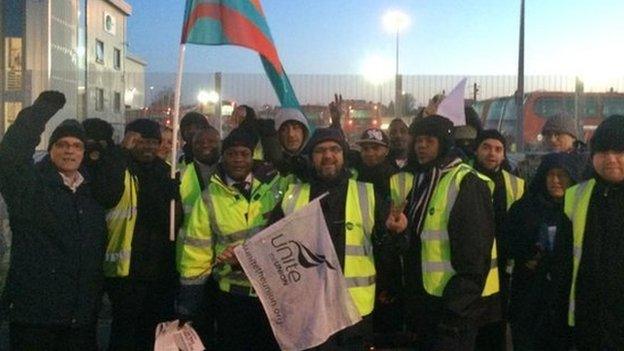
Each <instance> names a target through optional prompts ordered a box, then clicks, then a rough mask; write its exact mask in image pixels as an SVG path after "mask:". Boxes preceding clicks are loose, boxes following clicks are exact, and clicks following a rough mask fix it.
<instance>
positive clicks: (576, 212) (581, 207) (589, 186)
mask: <svg viewBox="0 0 624 351" xmlns="http://www.w3.org/2000/svg"><path fill="white" fill-rule="evenodd" d="M594 186H596V180H595V179H590V180H588V181H586V182H583V183H580V184H577V185H575V186H573V187H570V188H569V189H568V190H566V193H565V200H564V212H565V214H566V216H568V218H569V219H570V221H571V222H572V235H573V237H574V246H573V247H574V249H573V266H572V286H571V288H570V295H569V299H570V303H569V305H568V325H569V326H571V327H573V326H574V324H575V310H576V278H577V276H578V271H579V266H580V263H581V254H582V253H583V237H584V236H585V225H586V224H587V210H588V209H589V202H590V200H591V195H592V192H593V190H594Z"/></svg>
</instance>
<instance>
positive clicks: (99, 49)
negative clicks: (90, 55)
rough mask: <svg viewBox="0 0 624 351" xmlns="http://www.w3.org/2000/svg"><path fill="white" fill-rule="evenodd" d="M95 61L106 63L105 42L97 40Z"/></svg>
mask: <svg viewBox="0 0 624 351" xmlns="http://www.w3.org/2000/svg"><path fill="white" fill-rule="evenodd" d="M95 61H97V62H99V63H104V42H103V41H100V40H97V39H96V40H95Z"/></svg>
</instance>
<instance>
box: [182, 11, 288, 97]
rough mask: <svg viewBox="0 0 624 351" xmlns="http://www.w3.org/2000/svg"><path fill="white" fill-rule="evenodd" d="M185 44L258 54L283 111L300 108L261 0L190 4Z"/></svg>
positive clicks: (183, 33)
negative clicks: (242, 49) (231, 47)
mask: <svg viewBox="0 0 624 351" xmlns="http://www.w3.org/2000/svg"><path fill="white" fill-rule="evenodd" d="M182 43H183V44H185V43H190V44H201V45H238V46H242V47H245V48H249V49H251V50H254V51H256V52H257V53H258V54H259V55H260V59H261V60H262V65H263V66H264V70H265V72H266V74H267V75H268V76H269V79H270V80H271V84H272V85H273V89H274V90H275V93H276V94H277V97H278V99H279V101H280V104H281V105H282V107H295V108H299V101H298V100H297V96H296V95H295V92H294V90H293V88H292V86H291V84H290V81H289V80H288V76H287V75H286V72H285V71H284V67H283V66H282V63H281V61H280V59H279V56H278V54H277V49H276V48H275V45H274V43H273V39H272V38H271V32H270V30H269V26H268V24H267V21H266V18H265V16H264V12H263V11H262V7H261V5H260V0H187V1H186V11H185V14H184V27H183V29H182Z"/></svg>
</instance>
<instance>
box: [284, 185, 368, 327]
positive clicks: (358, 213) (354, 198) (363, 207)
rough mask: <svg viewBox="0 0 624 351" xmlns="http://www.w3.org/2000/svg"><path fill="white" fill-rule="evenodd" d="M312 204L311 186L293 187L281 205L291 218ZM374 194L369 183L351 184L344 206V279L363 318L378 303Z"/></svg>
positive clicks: (291, 186)
mask: <svg viewBox="0 0 624 351" xmlns="http://www.w3.org/2000/svg"><path fill="white" fill-rule="evenodd" d="M309 201H310V184H291V185H290V186H289V188H288V191H287V192H286V194H285V196H284V200H283V201H282V210H283V211H284V214H285V215H289V214H291V213H293V212H294V211H296V210H297V209H299V208H301V207H303V206H305V205H306V204H307V203H308V202H309ZM374 211H375V193H374V190H373V185H372V184H369V183H363V182H357V181H355V180H353V179H350V180H349V185H348V187H347V201H346V202H345V257H344V276H345V280H346V282H347V288H348V290H349V293H350V295H351V297H352V298H353V301H354V302H355V305H356V307H357V308H358V311H359V312H360V315H362V316H366V315H368V314H370V313H371V312H372V310H373V305H374V302H375V278H376V273H375V263H374V259H373V246H372V241H371V234H372V230H373V226H374V224H375V214H374Z"/></svg>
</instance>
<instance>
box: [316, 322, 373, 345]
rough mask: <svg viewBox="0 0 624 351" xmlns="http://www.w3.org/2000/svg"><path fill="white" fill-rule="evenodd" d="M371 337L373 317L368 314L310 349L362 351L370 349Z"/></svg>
mask: <svg viewBox="0 0 624 351" xmlns="http://www.w3.org/2000/svg"><path fill="white" fill-rule="evenodd" d="M372 338H373V318H372V316H370V315H368V316H366V317H364V318H363V319H362V320H361V321H360V322H359V323H357V324H355V325H352V326H350V327H348V328H345V329H343V330H341V331H339V332H338V333H336V334H334V335H332V336H331V337H330V338H329V339H327V341H326V342H324V343H323V344H321V345H319V346H317V347H314V348H312V349H310V350H312V351H334V350H341V351H363V350H370V348H371V346H372V345H373V343H372Z"/></svg>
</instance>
